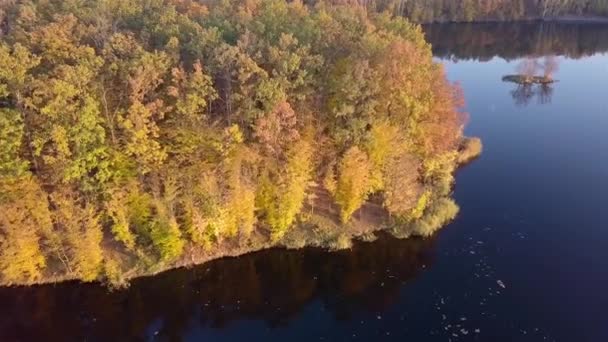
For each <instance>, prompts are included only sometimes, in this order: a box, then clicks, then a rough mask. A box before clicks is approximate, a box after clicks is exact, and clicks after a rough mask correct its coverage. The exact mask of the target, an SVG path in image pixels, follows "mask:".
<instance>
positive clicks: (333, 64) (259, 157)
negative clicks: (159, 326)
mask: <svg viewBox="0 0 608 342" xmlns="http://www.w3.org/2000/svg"><path fill="white" fill-rule="evenodd" d="M0 23H1V24H0V213H1V215H0V284H33V283H40V282H52V281H60V280H66V279H79V280H82V281H96V280H98V281H106V282H108V283H110V284H123V283H125V282H126V281H127V280H128V279H130V278H133V277H136V276H140V275H145V274H154V273H158V272H160V271H162V270H166V269H169V268H173V267H178V266H184V265H191V264H194V263H199V262H201V261H205V260H208V259H210V258H213V257H217V256H225V255H236V254H240V253H243V252H246V251H251V250H256V249H260V248H265V247H270V246H288V247H301V246H303V245H310V244H313V245H318V246H329V247H331V248H334V249H339V248H348V247H349V246H350V238H351V237H352V236H356V235H361V236H365V237H366V238H368V239H371V238H373V237H371V236H370V235H369V232H370V231H371V230H373V229H378V228H379V227H384V228H387V229H389V230H390V231H392V232H393V233H395V235H398V236H402V237H405V236H409V235H412V234H415V235H429V234H431V233H432V232H433V231H434V230H435V229H437V228H439V227H440V226H442V225H443V224H445V223H446V222H447V221H448V220H450V219H451V218H453V217H454V216H455V215H456V212H457V211H458V207H457V205H456V204H455V203H454V202H453V201H452V200H451V199H450V194H451V185H452V182H453V172H454V168H455V167H456V166H457V164H458V163H459V162H465V161H466V160H468V159H470V158H472V157H473V156H474V155H475V154H476V153H475V151H474V153H471V151H470V149H469V151H468V152H469V153H464V154H462V153H459V152H460V150H461V149H463V146H465V147H467V146H473V149H477V151H476V152H479V150H480V149H481V145H480V142H479V141H478V140H477V139H472V140H471V139H464V138H463V135H462V131H463V125H464V124H465V121H466V115H465V113H464V112H463V111H462V108H463V97H462V94H461V91H460V89H459V87H458V85H456V84H451V83H450V82H448V81H447V80H446V77H445V74H444V70H443V68H442V66H441V64H439V63H436V62H434V61H433V59H432V52H431V47H430V45H429V44H428V43H426V42H425V39H424V35H423V32H422V30H421V27H420V26H418V25H417V24H413V23H411V22H409V21H408V20H407V19H404V18H399V17H395V16H394V15H393V14H391V13H388V12H381V13H380V12H374V11H370V12H369V13H368V11H367V10H366V9H365V8H363V7H361V6H353V5H352V4H326V3H318V4H316V5H314V6H312V5H307V4H304V3H302V2H300V1H293V2H285V1H283V0H248V1H240V0H217V1H215V0H214V1H204V2H198V1H191V0H128V1H125V0H95V1H79V0H33V1H5V2H3V3H2V5H1V7H0ZM465 159H466V160H465ZM362 207H363V208H366V207H369V208H370V209H369V210H367V209H366V210H363V209H362ZM370 213H371V214H370ZM380 221H382V222H383V223H382V225H381V224H380V223H379V222H380Z"/></svg>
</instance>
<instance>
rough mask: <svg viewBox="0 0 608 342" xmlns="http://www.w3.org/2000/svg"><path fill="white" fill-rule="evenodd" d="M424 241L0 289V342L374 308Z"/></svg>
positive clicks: (279, 253)
mask: <svg viewBox="0 0 608 342" xmlns="http://www.w3.org/2000/svg"><path fill="white" fill-rule="evenodd" d="M434 244H435V242H434V239H408V240H397V239H394V238H392V237H389V236H386V235H382V236H380V237H379V239H378V240H376V241H375V242H373V243H356V244H355V245H354V247H353V248H352V250H347V251H340V252H335V253H327V251H324V250H321V249H315V248H307V249H302V250H282V249H273V250H267V251H262V252H257V253H253V254H249V255H246V256H243V257H240V258H229V259H221V260H216V261H212V262H210V263H207V264H204V265H202V266H199V267H195V268H192V269H180V270H174V271H170V272H167V273H163V274H161V275H158V276H156V277H153V278H144V279H137V280H135V281H134V282H133V283H132V284H131V287H129V288H128V289H125V290H118V291H114V292H108V290H107V289H106V288H105V287H103V286H100V285H90V284H89V285H82V284H77V283H69V284H58V285H55V286H38V287H31V288H9V289H7V288H0V303H2V306H1V307H0V340H1V341H21V340H32V341H33V340H36V341H41V340H48V341H60V340H64V341H65V340H84V339H86V340H99V341H118V340H124V339H125V338H127V339H135V340H138V339H145V338H146V336H149V335H150V334H155V333H158V335H159V336H161V337H166V338H169V339H171V340H180V339H182V338H183V336H184V335H185V334H187V332H188V330H189V329H190V327H192V325H193V320H195V321H196V322H195V323H194V325H196V326H198V327H205V328H211V329H222V328H227V327H228V326H229V325H230V323H231V322H234V321H237V320H262V321H264V322H266V324H267V325H268V326H269V327H280V326H283V325H286V324H287V323H288V322H289V321H290V319H291V318H292V317H295V316H296V315H298V314H299V313H300V312H301V311H302V310H303V309H304V308H305V307H306V306H307V305H309V304H311V303H312V302H314V301H320V302H321V303H322V305H323V306H324V307H325V310H326V311H328V312H329V313H330V314H331V315H332V316H333V317H334V318H335V319H336V320H338V321H340V320H347V319H349V317H351V316H352V315H355V314H357V313H358V312H362V311H363V312H367V311H381V310H383V309H385V308H387V307H389V306H391V304H392V303H394V302H395V301H396V300H397V299H398V297H399V294H400V290H401V288H402V286H403V284H404V283H405V282H407V281H408V280H410V279H412V278H414V277H416V276H417V275H418V274H419V273H420V272H421V270H423V269H424V268H425V267H427V266H428V265H429V264H430V263H431V262H432V259H433V255H434V253H433V251H434Z"/></svg>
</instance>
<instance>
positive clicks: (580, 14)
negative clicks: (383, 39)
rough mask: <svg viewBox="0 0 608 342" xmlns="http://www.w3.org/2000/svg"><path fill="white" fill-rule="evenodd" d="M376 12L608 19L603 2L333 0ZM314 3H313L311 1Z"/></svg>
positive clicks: (429, 17)
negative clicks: (354, 4)
mask: <svg viewBox="0 0 608 342" xmlns="http://www.w3.org/2000/svg"><path fill="white" fill-rule="evenodd" d="M334 1H335V2H338V3H348V2H350V3H356V4H358V5H362V6H366V7H370V8H373V9H374V10H378V11H385V10H389V11H392V12H393V13H395V14H397V15H400V16H405V17H407V18H409V19H410V20H412V21H414V22H420V23H431V22H475V21H497V20H498V21H501V20H530V19H555V18H589V17H606V16H608V1H606V0H334ZM312 2H316V1H314V0H313V1H312Z"/></svg>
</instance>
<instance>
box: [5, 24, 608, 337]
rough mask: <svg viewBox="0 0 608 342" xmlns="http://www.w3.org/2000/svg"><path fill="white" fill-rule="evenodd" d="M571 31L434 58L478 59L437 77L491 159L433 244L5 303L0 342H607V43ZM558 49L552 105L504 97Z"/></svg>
mask: <svg viewBox="0 0 608 342" xmlns="http://www.w3.org/2000/svg"><path fill="white" fill-rule="evenodd" d="M502 26H503V29H504V25H502ZM507 29H508V28H507ZM534 29H535V32H536V31H542V32H545V30H544V29H542V28H534ZM562 29H563V28H561V29H560V30H562ZM574 29H576V30H578V31H577V32H576V34H570V35H566V34H564V33H563V32H562V31H560V30H557V31H556V32H557V33H555V32H554V33H553V35H551V36H549V37H546V36H541V37H540V38H539V37H538V35H537V36H535V37H536V38H535V41H534V44H539V45H534V44H528V45H526V46H527V48H526V49H523V50H522V51H519V54H518V50H517V49H516V50H515V51H509V53H508V54H507V53H506V52H505V51H506V50H509V49H511V50H513V47H503V48H502V50H501V49H494V50H492V51H497V52H496V53H495V54H494V55H490V56H488V55H487V54H484V55H483V56H481V55H479V56H478V58H476V56H475V54H471V53H470V52H467V53H463V51H464V50H466V49H467V48H468V47H470V44H472V43H471V42H479V41H480V39H481V40H485V41H493V42H494V43H492V44H494V45H496V44H499V43H498V40H496V39H494V40H493V39H489V38H488V35H487V32H486V33H484V35H483V37H475V36H471V37H466V38H468V39H463V37H461V36H459V35H462V34H463V33H462V31H460V29H458V28H457V27H454V28H449V27H447V28H445V27H444V28H442V31H441V32H443V35H442V39H443V40H445V41H452V40H450V39H449V38H450V37H445V34H449V33H450V32H452V33H453V34H454V37H453V41H464V42H467V44H469V45H467V44H465V45H462V44H460V45H458V44H453V45H449V44H448V46H442V50H441V51H442V52H441V54H439V53H438V55H439V56H441V57H446V56H450V57H451V58H452V59H454V58H455V57H454V56H467V58H468V60H443V62H444V63H445V65H446V68H447V71H448V76H449V78H450V79H451V80H454V81H459V82H460V83H461V85H462V87H463V89H464V92H465V96H466V100H467V108H468V111H469V112H470V117H471V120H470V124H469V125H468V127H467V133H468V134H470V135H475V136H480V137H481V138H482V139H483V142H484V154H483V156H482V157H481V158H480V159H478V160H477V161H475V162H474V163H472V164H470V165H468V166H467V167H465V168H464V169H462V170H460V171H459V172H458V175H457V186H456V189H455V198H456V200H457V202H458V203H459V204H460V206H461V209H462V210H461V213H460V214H459V216H458V218H457V219H456V220H455V222H453V223H452V224H450V225H449V226H447V227H445V229H443V230H442V231H440V232H439V233H438V234H437V235H436V236H434V237H433V238H430V239H424V240H423V239H410V240H396V239H393V238H390V237H388V236H381V237H380V238H379V240H378V241H376V242H373V243H358V244H356V245H355V246H354V248H353V249H352V250H351V251H342V252H338V253H327V252H325V251H322V250H316V249H304V250H300V251H284V250H271V251H264V252H260V253H255V254H251V255H247V256H243V257H240V258H234V259H225V260H218V261H215V262H211V263H209V264H206V265H203V266H201V267H196V268H193V269H188V270H176V271H172V272H168V273H164V274H162V275H159V276H157V277H153V278H147V279H139V280H136V281H135V282H134V283H133V284H132V286H131V287H130V288H129V289H126V290H121V291H115V292H112V293H108V292H107V290H106V289H105V288H103V287H100V286H96V285H78V284H62V285H56V286H43V287H34V288H24V289H19V288H17V289H0V341H30V340H31V341H40V340H49V341H64V340H67V341H71V340H87V341H123V340H124V341H127V340H150V341H157V340H158V341H179V340H191V341H243V340H247V341H263V340H266V341H347V340H348V341H351V340H352V341H357V340H359V341H377V340H386V341H406V340H407V341H608V314H607V310H608V291H607V289H608V224H607V223H608V55H606V54H604V51H603V50H602V48H598V49H593V46H594V45H593V44H591V43H589V41H594V39H591V38H592V37H591V38H589V39H585V37H587V35H593V36H594V37H595V36H597V32H598V31H601V32H604V33H606V32H608V27H605V28H604V29H603V30H604V31H602V29H601V28H597V27H595V28H594V30H592V31H593V32H594V33H586V32H587V31H585V30H581V29H580V28H573V30H574ZM564 30H565V31H564V32H569V31H568V30H567V29H564ZM554 31H555V30H554ZM446 32H447V33H446ZM475 32H476V31H475V30H468V31H467V33H466V34H469V35H475V34H476V33H475ZM526 32H527V31H526ZM572 37H577V38H576V39H580V40H584V41H585V42H587V43H586V45H585V49H584V51H581V50H576V49H577V48H576V47H577V46H578V47H580V44H578V42H577V41H572ZM490 38H491V37H490ZM549 39H550V40H551V43H547V41H546V40H549ZM604 43H605V42H604ZM484 44H485V43H484ZM481 46H485V45H483V44H482V45H481ZM535 46H542V47H543V48H542V49H535V48H534V47H535ZM565 46H567V47H570V50H568V49H565V48H564V47H565ZM495 47H496V46H494V48H495ZM552 47H555V51H554V52H553V53H555V54H558V57H556V59H555V60H556V61H557V64H558V65H559V70H558V71H557V72H555V74H554V77H555V78H556V79H558V80H559V82H557V83H555V84H553V85H551V86H550V89H541V88H540V87H532V88H530V89H522V88H521V87H518V86H517V85H515V84H511V83H505V82H502V81H501V78H502V76H503V75H506V74H512V73H515V72H517V70H518V66H519V65H521V59H522V58H525V57H526V56H531V57H534V58H537V59H538V61H539V62H542V61H543V60H544V57H545V56H547V55H551V54H553V53H552V52H551V48H552ZM558 47H559V49H558ZM477 48H479V46H478V47H477ZM463 49H464V50H463ZM505 49H506V50H505ZM572 49H575V50H576V51H572ZM482 50H483V49H482ZM566 50H568V51H570V53H565V52H564V51H566ZM565 55H568V56H570V57H564V56H565ZM572 56H574V57H576V58H577V59H573V58H571V57H572ZM504 58H507V59H508V60H509V61H507V60H505V59H504ZM482 60H483V61H482Z"/></svg>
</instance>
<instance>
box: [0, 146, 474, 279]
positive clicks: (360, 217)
mask: <svg viewBox="0 0 608 342" xmlns="http://www.w3.org/2000/svg"><path fill="white" fill-rule="evenodd" d="M481 152H482V145H481V140H480V139H479V138H476V137H464V138H463V140H462V142H461V146H460V147H459V149H458V158H457V159H456V162H455V164H456V165H455V169H454V172H453V175H455V174H456V173H457V172H458V171H459V170H460V169H461V168H464V167H466V166H467V165H469V164H470V163H471V162H473V161H474V160H475V159H477V158H478V157H479V156H480V155H481ZM324 191H326V190H320V188H317V189H313V192H316V193H319V192H324ZM445 201H446V202H448V204H450V203H453V202H450V201H451V199H450V198H446V199H445ZM453 205H454V206H456V205H455V204H453ZM322 209H323V208H317V211H319V212H324V213H323V214H319V213H317V214H313V215H312V217H311V218H310V220H309V221H308V222H302V223H298V224H296V225H295V226H294V228H293V229H292V230H290V232H288V233H287V234H286V235H285V236H284V237H283V238H282V239H281V240H279V241H276V242H273V241H272V240H271V239H270V236H269V234H267V232H266V231H264V230H256V231H255V232H254V233H253V234H252V236H250V237H249V238H247V239H246V240H242V241H239V239H238V238H235V239H231V240H225V241H222V242H220V243H219V244H218V245H216V246H214V247H213V248H212V249H202V250H201V249H200V248H195V247H194V246H192V245H189V246H187V247H186V252H185V253H184V255H182V256H181V257H180V258H179V260H177V261H174V262H171V263H167V264H159V265H156V267H152V268H148V269H141V268H140V266H137V265H134V266H133V267H132V268H131V269H130V270H127V271H125V272H124V273H122V274H121V278H120V280H119V281H111V280H109V279H107V278H105V279H103V278H99V279H96V280H93V281H91V282H85V281H82V280H80V279H79V278H77V277H75V276H73V275H69V274H48V275H46V276H43V277H42V278H40V279H37V280H36V281H33V282H28V283H21V284H8V283H5V282H3V281H1V280H0V287H5V288H17V287H33V286H46V285H53V284H58V283H64V282H79V283H82V284H93V283H95V284H101V285H105V286H107V287H108V288H109V289H112V288H123V287H128V286H129V282H130V281H131V280H133V279H136V278H148V277H154V276H156V275H158V274H160V273H163V272H167V271H171V270H175V269H181V268H191V267H197V266H201V265H203V264H205V263H207V262H210V261H213V260H218V259H223V258H236V257H241V256H244V255H247V254H250V253H255V252H259V251H262V250H268V249H272V248H279V249H286V250H294V249H302V248H307V247H314V248H322V249H325V250H326V251H327V252H331V251H337V250H344V249H350V248H351V246H352V242H353V240H360V241H365V242H371V241H374V240H375V239H376V238H377V235H376V234H377V233H386V234H389V235H392V236H393V237H395V238H397V239H408V238H414V237H417V236H421V237H425V236H430V235H431V234H433V233H435V232H436V231H438V230H440V229H441V228H443V227H445V226H446V225H447V224H449V223H450V222H451V221H452V220H453V219H454V218H455V216H456V214H457V213H458V207H457V206H456V207H455V211H453V212H451V214H448V215H447V216H445V217H443V218H442V219H440V221H438V222H440V224H439V225H438V226H433V227H432V229H431V230H430V231H429V230H427V229H428V227H427V226H425V227H426V228H425V229H422V230H421V229H420V228H419V225H421V224H424V222H423V221H424V220H425V217H421V218H420V219H418V220H416V221H412V222H410V223H407V224H395V223H391V221H390V217H389V215H388V211H386V209H384V208H383V207H382V205H381V204H379V203H378V202H377V201H374V199H371V200H368V201H367V202H366V203H365V204H364V205H363V206H362V207H361V208H360V209H359V210H358V211H357V212H356V213H355V214H354V215H353V217H352V219H351V221H349V222H348V223H346V224H342V223H340V222H339V221H335V220H334V219H335V217H333V216H334V214H335V213H332V211H334V210H339V209H338V208H337V207H335V205H333V206H332V208H325V209H326V211H323V210H322ZM450 209H452V210H454V208H453V207H451V208H450ZM452 214H453V215H452ZM431 215H435V213H431ZM313 219H314V221H313ZM435 219H436V217H435ZM344 228H347V229H344Z"/></svg>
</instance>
